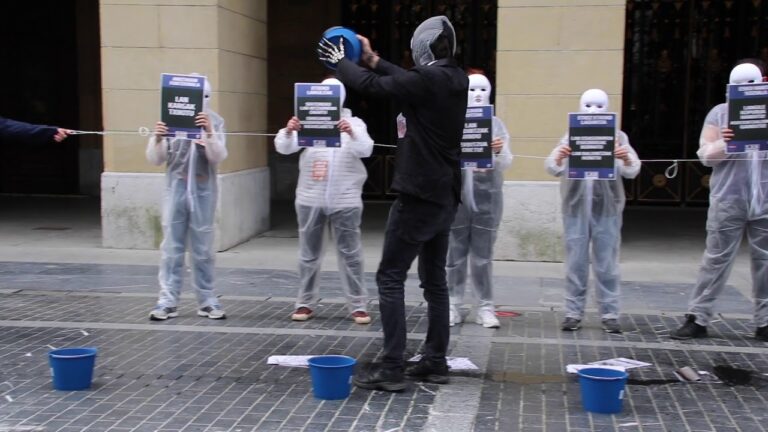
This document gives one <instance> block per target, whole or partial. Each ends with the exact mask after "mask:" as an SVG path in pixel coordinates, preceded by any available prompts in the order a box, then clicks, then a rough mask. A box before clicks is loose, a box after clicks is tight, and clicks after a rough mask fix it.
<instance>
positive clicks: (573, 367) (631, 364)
mask: <svg viewBox="0 0 768 432" xmlns="http://www.w3.org/2000/svg"><path fill="white" fill-rule="evenodd" d="M650 365H651V364H650V363H646V362H641V361H638V360H633V359H628V358H624V357H616V358H612V359H608V360H598V361H595V362H592V363H589V364H585V365H579V364H569V365H567V366H565V371H566V372H568V373H576V372H578V371H579V370H580V369H584V368H588V367H595V366H600V367H604V368H607V369H616V370H620V371H624V370H627V369H632V368H636V367H644V366H650Z"/></svg>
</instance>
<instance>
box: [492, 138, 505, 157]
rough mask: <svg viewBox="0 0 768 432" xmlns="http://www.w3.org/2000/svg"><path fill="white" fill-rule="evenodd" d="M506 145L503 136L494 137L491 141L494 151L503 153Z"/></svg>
mask: <svg viewBox="0 0 768 432" xmlns="http://www.w3.org/2000/svg"><path fill="white" fill-rule="evenodd" d="M503 147H504V141H503V140H502V139H501V138H494V139H493V141H491V149H492V150H493V152H494V153H496V154H498V153H501V149H502V148H503Z"/></svg>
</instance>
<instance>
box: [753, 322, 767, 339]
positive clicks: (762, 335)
mask: <svg viewBox="0 0 768 432" xmlns="http://www.w3.org/2000/svg"><path fill="white" fill-rule="evenodd" d="M755 339H757V340H761V341H763V342H768V325H764V326H762V327H758V328H757V330H755Z"/></svg>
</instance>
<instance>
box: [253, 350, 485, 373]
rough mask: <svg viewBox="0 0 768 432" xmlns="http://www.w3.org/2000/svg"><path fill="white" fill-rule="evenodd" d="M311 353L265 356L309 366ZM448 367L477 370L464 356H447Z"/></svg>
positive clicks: (270, 360) (280, 363)
mask: <svg viewBox="0 0 768 432" xmlns="http://www.w3.org/2000/svg"><path fill="white" fill-rule="evenodd" d="M312 357H316V356H313V355H274V356H269V357H268V358H267V364H270V365H277V366H291V367H309V359H311V358H312ZM419 359H421V355H420V354H419V355H416V356H414V357H413V358H411V360H410V361H419ZM447 360H448V368H450V369H452V370H477V369H479V368H478V367H477V365H475V364H474V363H472V361H471V360H469V359H468V358H466V357H447Z"/></svg>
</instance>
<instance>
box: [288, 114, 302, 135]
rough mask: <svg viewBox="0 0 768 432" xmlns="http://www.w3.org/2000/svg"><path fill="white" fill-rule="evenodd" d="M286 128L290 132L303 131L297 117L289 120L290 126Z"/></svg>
mask: <svg viewBox="0 0 768 432" xmlns="http://www.w3.org/2000/svg"><path fill="white" fill-rule="evenodd" d="M285 128H286V129H288V132H298V131H299V130H301V122H300V121H299V118H298V117H296V116H293V117H291V119H290V120H288V124H286V125H285Z"/></svg>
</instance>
